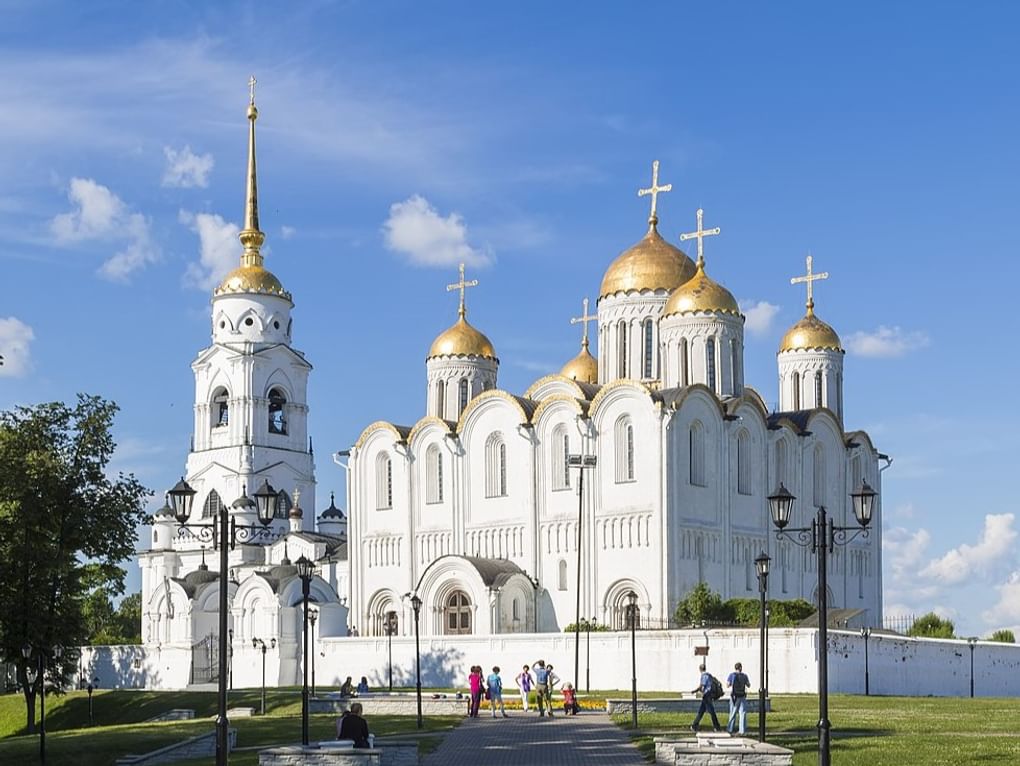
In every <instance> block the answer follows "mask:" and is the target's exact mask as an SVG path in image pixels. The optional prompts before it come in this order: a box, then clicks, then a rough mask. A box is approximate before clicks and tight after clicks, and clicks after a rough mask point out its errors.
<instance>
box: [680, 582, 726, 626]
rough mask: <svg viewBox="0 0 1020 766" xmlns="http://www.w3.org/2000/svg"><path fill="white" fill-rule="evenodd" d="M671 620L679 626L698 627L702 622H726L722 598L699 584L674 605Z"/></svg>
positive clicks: (703, 584) (702, 584) (706, 586)
mask: <svg viewBox="0 0 1020 766" xmlns="http://www.w3.org/2000/svg"><path fill="white" fill-rule="evenodd" d="M673 619H674V620H675V621H676V622H677V623H678V624H680V625H699V624H700V623H702V622H728V620H727V614H726V610H725V609H724V607H723V601H722V597H721V596H720V595H719V594H718V593H716V592H715V591H713V590H712V589H711V588H709V587H708V585H706V584H705V583H704V582H699V583H698V584H697V585H695V586H694V588H693V589H692V590H691V591H690V592H689V593H688V594H687V595H686V596H684V597H683V598H682V599H681V600H680V603H679V604H677V605H676V610H675V611H674V612H673Z"/></svg>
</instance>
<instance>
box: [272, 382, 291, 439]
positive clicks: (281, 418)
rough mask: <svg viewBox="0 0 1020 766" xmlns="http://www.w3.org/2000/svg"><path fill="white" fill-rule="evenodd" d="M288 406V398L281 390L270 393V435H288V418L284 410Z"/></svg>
mask: <svg viewBox="0 0 1020 766" xmlns="http://www.w3.org/2000/svg"><path fill="white" fill-rule="evenodd" d="M286 405H287V397H286V395H285V394H284V393H283V391H281V390H280V389H279V388H274V389H273V390H272V391H270V392H269V433H271V434H285V433H287V416H286V412H285V411H284V408H285V407H286Z"/></svg>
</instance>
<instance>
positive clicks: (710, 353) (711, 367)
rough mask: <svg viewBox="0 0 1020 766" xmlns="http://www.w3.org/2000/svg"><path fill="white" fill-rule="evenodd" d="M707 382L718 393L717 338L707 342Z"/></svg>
mask: <svg viewBox="0 0 1020 766" xmlns="http://www.w3.org/2000/svg"><path fill="white" fill-rule="evenodd" d="M705 380H707V381H708V387H709V388H710V389H712V390H713V391H715V392H716V393H718V391H716V387H715V338H709V339H708V340H707V341H705Z"/></svg>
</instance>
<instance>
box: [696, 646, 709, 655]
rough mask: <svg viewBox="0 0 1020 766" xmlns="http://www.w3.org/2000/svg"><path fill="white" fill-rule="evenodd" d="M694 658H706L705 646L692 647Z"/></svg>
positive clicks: (706, 649)
mask: <svg viewBox="0 0 1020 766" xmlns="http://www.w3.org/2000/svg"><path fill="white" fill-rule="evenodd" d="M694 656H695V657H707V656H708V647H707V646H695V647H694Z"/></svg>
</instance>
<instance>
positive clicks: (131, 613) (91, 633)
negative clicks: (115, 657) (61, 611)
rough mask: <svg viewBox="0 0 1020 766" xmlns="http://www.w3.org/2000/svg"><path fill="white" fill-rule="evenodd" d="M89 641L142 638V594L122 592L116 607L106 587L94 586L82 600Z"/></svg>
mask: <svg viewBox="0 0 1020 766" xmlns="http://www.w3.org/2000/svg"><path fill="white" fill-rule="evenodd" d="M83 609H84V616H85V627H86V630H87V632H88V641H87V643H89V644H90V645H92V646H109V645H116V644H140V643H141V642H142V632H141V631H142V594H141V593H132V594H131V595H130V596H125V597H124V598H123V599H122V600H121V602H120V605H119V606H117V608H116V609H115V608H114V606H113V601H112V600H111V598H110V593H109V590H108V589H106V588H96V589H95V590H93V591H92V592H91V593H89V594H88V595H87V596H86V597H85V602H84V604H83Z"/></svg>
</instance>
